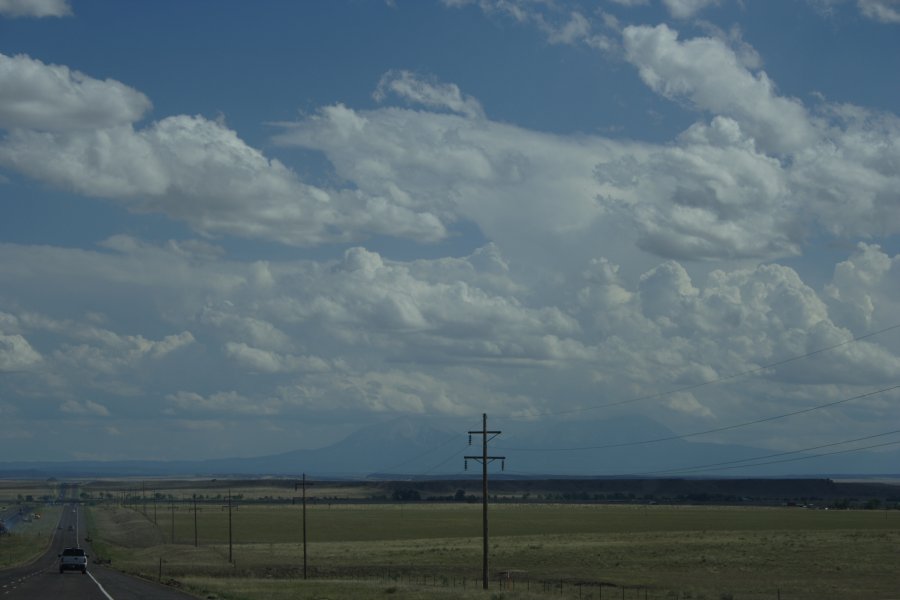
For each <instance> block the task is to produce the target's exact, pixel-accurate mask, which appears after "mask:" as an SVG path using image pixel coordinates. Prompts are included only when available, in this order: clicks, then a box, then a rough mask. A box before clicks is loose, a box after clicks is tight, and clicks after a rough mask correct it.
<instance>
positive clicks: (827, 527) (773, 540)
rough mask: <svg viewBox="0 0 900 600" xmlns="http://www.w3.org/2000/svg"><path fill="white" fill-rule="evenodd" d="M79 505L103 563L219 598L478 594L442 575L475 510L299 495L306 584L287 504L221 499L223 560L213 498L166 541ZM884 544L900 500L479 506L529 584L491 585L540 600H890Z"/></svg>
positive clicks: (508, 561) (889, 563)
mask: <svg viewBox="0 0 900 600" xmlns="http://www.w3.org/2000/svg"><path fill="white" fill-rule="evenodd" d="M90 513H95V514H92V517H91V519H92V528H96V532H95V533H93V536H94V539H95V542H94V546H95V552H96V553H98V554H99V553H100V552H101V551H102V553H103V554H105V555H107V556H108V557H109V558H112V559H113V565H114V566H116V567H117V568H120V569H122V570H125V571H128V572H132V573H136V574H140V575H142V576H144V577H148V578H157V577H159V576H160V575H162V579H164V580H166V579H176V580H178V581H179V582H181V583H182V584H185V585H190V586H197V589H202V590H203V591H204V592H205V593H212V594H215V595H217V596H218V597H220V598H223V599H225V598H227V599H239V598H246V599H254V600H255V599H257V598H276V599H277V598H281V597H285V598H287V597H291V598H298V597H299V598H314V597H318V598H325V597H354V598H357V597H358V598H368V597H376V596H377V597H379V598H380V597H384V596H389V597H394V598H404V599H406V598H420V597H421V598H426V597H437V596H439V595H440V594H445V593H447V594H450V596H451V597H463V598H465V597H467V596H464V595H460V594H462V593H463V592H465V593H466V594H468V593H472V594H475V595H474V596H472V597H479V598H483V597H484V596H483V595H478V594H481V591H480V590H477V591H474V590H473V591H471V592H470V591H469V590H468V589H466V590H463V588H461V587H459V586H454V585H452V584H453V583H454V582H459V581H462V580H465V581H467V582H468V584H469V587H471V585H472V583H473V581H474V580H476V579H477V578H479V577H480V574H481V573H480V568H481V538H480V533H481V529H480V526H481V521H480V506H473V505H467V504H444V505H438V504H414V505H405V506H402V507H401V506H399V505H376V506H373V505H365V506H347V505H334V506H332V507H330V508H329V507H328V506H327V505H317V506H311V507H309V511H308V535H309V539H308V541H309V548H308V549H309V567H310V568H309V572H310V575H311V576H312V577H313V579H311V580H308V581H303V580H302V579H300V578H301V577H302V558H303V551H302V545H301V543H300V512H299V507H297V506H290V505H287V506H265V507H260V506H244V507H241V508H240V510H234V511H233V513H232V525H233V531H232V541H233V546H232V550H233V558H234V562H233V563H229V561H228V557H229V547H228V516H227V511H223V510H222V509H221V508H220V507H218V506H217V507H205V510H204V511H201V512H199V513H198V515H197V516H198V519H197V524H198V530H197V533H198V542H199V547H198V548H195V547H194V546H193V539H194V538H193V531H194V530H193V513H191V512H190V511H187V510H181V509H179V510H176V511H174V516H175V518H174V526H175V542H176V543H175V544H172V543H171V528H172V524H173V523H172V519H171V517H172V514H173V513H172V512H171V511H170V512H169V513H168V514H166V515H165V518H162V516H161V515H162V513H158V514H157V523H156V525H154V524H153V522H152V515H151V516H150V517H148V516H145V515H143V514H141V513H140V512H138V511H135V510H131V509H124V508H121V507H115V506H103V507H93V508H91V509H90ZM898 549H900V511H819V510H803V509H798V508H751V507H747V508H732V507H690V506H633V505H580V506H579V505H534V504H527V505H497V506H495V507H492V509H491V549H490V551H491V572H492V573H494V574H495V575H496V574H499V573H501V572H511V573H512V574H513V575H512V576H513V578H515V579H517V580H519V581H521V582H525V581H526V580H528V581H531V582H534V586H531V587H532V590H531V591H522V588H521V585H519V586H518V587H517V588H516V590H515V591H511V590H503V591H502V592H499V593H502V594H503V597H504V598H529V597H542V595H541V594H539V593H537V592H535V591H534V590H535V586H537V584H538V583H537V582H540V581H561V582H563V584H564V588H565V589H567V590H568V591H567V592H566V593H567V594H569V597H578V593H579V592H582V593H584V594H589V593H596V590H594V591H589V590H590V589H592V588H584V589H581V590H577V591H576V587H575V586H576V585H577V584H578V583H579V582H582V583H588V582H593V583H600V582H602V583H604V584H606V585H608V586H616V587H618V588H620V589H630V590H645V591H646V593H647V597H648V598H669V599H670V598H688V597H690V598H694V599H700V598H707V599H717V600H718V599H720V598H728V597H730V596H731V597H734V598H741V599H746V598H751V599H752V598H760V599H762V598H775V597H776V594H777V593H778V591H779V590H780V591H781V593H782V596H783V597H784V598H793V599H810V600H812V599H814V598H815V599H819V598H847V599H852V598H860V599H862V598H867V599H868V598H877V597H891V595H892V594H893V595H896V593H897V590H898V588H900V576H898V574H897V572H896V568H895V565H896V555H897V550H898ZM160 560H162V562H160ZM418 578H422V580H419V579H418ZM354 579H356V580H360V581H353V580H354ZM363 580H364V581H363ZM416 581H431V582H433V583H434V582H437V581H442V582H445V583H447V585H448V587H443V586H438V587H434V588H433V589H432V588H431V587H429V586H427V585H425V586H423V585H422V583H421V582H420V583H419V584H416V583H415V582H416ZM496 585H497V584H496V582H492V588H493V587H495V586H496ZM526 585H527V584H526ZM347 586H350V587H347ZM353 586H356V587H353ZM357 587H358V588H359V589H357ZM389 589H392V591H387V590H389ZM329 590H330V591H329ZM423 590H424V591H423ZM585 590H588V591H585ZM607 592H609V590H605V591H604V597H607V596H606V593H607ZM634 593H635V594H638V593H639V592H637V591H635V592H634ZM317 594H318V595H317ZM525 594H529V595H525ZM532 594H537V595H533V596H532ZM556 595H559V591H556ZM564 595H565V594H564ZM585 597H586V596H585ZM595 597H596V596H595ZM608 597H618V595H616V596H612V595H611V596H608ZM633 597H634V598H638V597H643V595H640V596H638V595H635V596H633Z"/></svg>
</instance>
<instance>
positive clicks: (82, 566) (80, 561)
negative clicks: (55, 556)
mask: <svg viewBox="0 0 900 600" xmlns="http://www.w3.org/2000/svg"><path fill="white" fill-rule="evenodd" d="M87 559H88V555H87V554H85V552H84V550H83V549H81V548H66V549H65V550H63V551H62V554H60V555H59V572H60V573H62V572H63V571H81V572H82V574H84V573H87Z"/></svg>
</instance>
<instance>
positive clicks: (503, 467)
mask: <svg viewBox="0 0 900 600" xmlns="http://www.w3.org/2000/svg"><path fill="white" fill-rule="evenodd" d="M500 470H501V471H505V470H506V461H505V460H501V461H500Z"/></svg>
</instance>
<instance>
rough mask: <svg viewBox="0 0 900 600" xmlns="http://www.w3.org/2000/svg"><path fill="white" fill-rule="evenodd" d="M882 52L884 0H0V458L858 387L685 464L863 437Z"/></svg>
mask: <svg viewBox="0 0 900 600" xmlns="http://www.w3.org/2000/svg"><path fill="white" fill-rule="evenodd" d="M898 28H900V3H898V2H894V1H892V0H787V1H784V2H746V1H743V2H742V1H739V0H718V1H716V0H645V1H641V0H607V1H605V2H572V1H565V0H443V1H439V0H436V1H434V2H419V1H411V0H407V1H404V0H396V1H392V2H385V1H377V0H371V1H363V0H352V1H351V0H348V1H346V2H345V1H333V2H331V1H329V2H280V1H278V2H276V1H273V2H266V1H263V2H253V3H248V2H237V1H224V2H216V3H211V2H188V3H178V4H177V5H176V4H173V3H134V2H129V3H123V2H109V1H99V0H98V1H81V0H70V1H65V0H33V1H28V0H0V211H2V219H0V418H2V422H3V424H4V426H3V428H2V431H0V455H2V456H3V457H4V458H5V459H8V460H37V459H57V458H66V459H68V458H100V459H119V458H181V457H201V458H206V457H224V456H254V455H261V454H266V453H273V452H283V451H287V450H292V449H295V448H312V447H318V446H321V445H324V444H327V443H329V442H332V441H335V440H337V439H340V438H341V437H342V436H343V435H345V434H347V433H348V432H350V431H353V430H355V429H357V428H359V427H360V426H363V425H365V424H368V423H373V422H380V421H383V420H387V419H391V418H395V417H398V416H403V415H411V416H421V417H429V418H432V419H434V420H435V421H437V422H443V423H444V424H445V425H447V426H449V427H450V428H457V427H458V428H459V429H460V430H467V429H470V428H472V427H473V426H476V425H477V424H478V419H479V416H480V415H481V413H482V412H487V413H488V414H490V415H491V418H492V419H496V421H495V422H497V423H498V427H503V426H504V425H503V423H507V424H514V423H522V422H527V421H528V420H530V419H534V418H537V417H538V416H541V415H543V417H542V418H549V419H559V420H564V419H570V418H579V419H603V418H610V417H614V416H620V415H623V414H632V415H640V416H644V417H649V418H651V419H653V420H655V421H658V422H659V423H661V424H663V425H665V426H667V427H669V428H671V429H672V430H673V431H675V432H689V431H697V430H706V429H714V428H721V427H724V426H727V425H729V424H734V423H742V422H748V421H753V420H758V419H763V418H765V417H767V416H771V415H778V414H784V413H788V412H792V411H797V410H801V409H803V408H808V407H813V406H818V405H821V404H824V403H827V402H833V401H836V400H840V399H843V398H850V397H853V396H856V395H858V394H862V393H866V392H870V391H877V390H886V391H884V392H879V393H878V394H876V395H874V396H871V397H867V398H866V399H864V400H860V401H859V402H848V403H844V404H840V405H838V406H835V407H833V408H831V409H827V410H826V409H822V410H818V409H817V410H815V411H813V412H810V413H808V414H806V415H805V416H803V417H802V418H799V417H798V418H793V419H782V420H778V421H777V422H773V423H769V424H767V425H765V426H755V427H746V428H738V429H734V430H729V431H728V433H727V434H726V433H722V434H718V435H717V436H710V437H709V439H707V440H704V441H718V442H730V443H744V444H755V445H759V446H763V447H766V448H771V449H775V450H783V449H789V450H790V449H797V448H803V447H812V446H816V445H820V444H824V443H834V442H838V441H842V440H849V439H855V438H860V437H863V436H867V435H873V434H878V433H881V432H882V431H883V430H884V428H885V425H884V424H885V423H887V422H891V421H893V422H896V420H897V418H898V416H900V414H898V400H900V394H898V393H897V391H896V390H889V389H888V388H891V387H892V386H895V385H898V384H900V334H898V331H900V330H898V329H892V327H894V326H895V325H898V324H900V235H898V234H900V192H898V190H900V80H898V78H897V77H896V76H895V74H896V73H897V72H898V71H900V68H898V67H900V65H898V61H900V35H898V32H900V29H898ZM880 331H883V333H879V334H877V335H874V336H871V337H866V338H865V339H861V340H859V341H851V340H854V339H855V338H860V337H861V336H867V335H868V334H870V333H873V332H880ZM844 342H848V343H844ZM833 346H834V348H832V349H831V350H828V351H824V352H820V350H823V349H825V348H831V347H833ZM804 355H810V356H808V357H807V358H804V359H802V360H797V361H792V362H790V363H785V364H781V365H779V366H773V367H771V368H762V367H765V366H767V365H774V364H776V363H781V362H782V361H784V360H786V359H788V358H791V357H797V356H804ZM737 373H750V374H748V375H745V376H742V377H732V376H733V375H735V374H737ZM720 380H721V381H720ZM705 382H717V383H714V384H712V385H706V386H702V387H695V386H696V385H697V384H700V383H705ZM660 394H661V395H660ZM647 395H658V396H657V397H655V398H654V399H653V400H650V401H642V402H633V403H631V402H629V403H626V404H621V405H619V406H616V407H607V408H602V409H600V408H598V407H599V406H600V405H606V404H615V403H617V402H620V401H626V400H629V399H634V398H639V397H643V396H647ZM634 422H638V421H634ZM633 435H634V438H635V439H641V436H642V433H641V432H640V431H635V432H633ZM898 441H900V440H898ZM520 466H521V467H522V470H523V471H527V465H524V466H522V465H520ZM653 468H654V466H653V465H647V470H652V469H653Z"/></svg>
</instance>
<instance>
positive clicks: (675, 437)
mask: <svg viewBox="0 0 900 600" xmlns="http://www.w3.org/2000/svg"><path fill="white" fill-rule="evenodd" d="M898 388H900V385H894V386H891V387H886V388H882V389H880V390H875V391H874V392H867V393H865V394H859V395H858V396H852V397H850V398H844V399H842V400H835V401H834V402H827V403H825V404H819V405H818V406H813V407H810V408H803V409H800V410H795V411H792V412H788V413H782V414H780V415H773V416H769V417H763V418H761V419H756V420H753V421H745V422H743V423H736V424H734V425H725V426H723V427H715V428H713V429H705V430H703V431H694V432H692V433H683V434H680V435H669V436H665V437H660V438H653V439H649V440H637V441H632V442H619V443H615V444H600V445H597V446H578V447H572V448H514V447H511V446H500V449H501V450H517V451H519V452H576V451H581V450H601V449H606V448H624V447H627V446H641V445H644V444H655V443H657V442H668V441H672V440H682V439H685V438H689V437H695V436H698V435H706V434H709V433H719V432H721V431H729V430H732V429H739V428H741V427H749V426H751V425H759V424H760V423H768V422H770V421H777V420H779V419H785V418H787V417H793V416H796V415H802V414H805V413H810V412H813V411H816V410H822V409H824V408H830V407H832V406H837V405H839V404H845V403H847V402H850V401H852V400H859V399H861V398H868V397H869V396H875V395H878V394H883V393H885V392H889V391H891V390H896V389H898Z"/></svg>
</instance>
